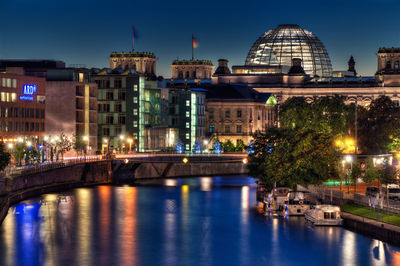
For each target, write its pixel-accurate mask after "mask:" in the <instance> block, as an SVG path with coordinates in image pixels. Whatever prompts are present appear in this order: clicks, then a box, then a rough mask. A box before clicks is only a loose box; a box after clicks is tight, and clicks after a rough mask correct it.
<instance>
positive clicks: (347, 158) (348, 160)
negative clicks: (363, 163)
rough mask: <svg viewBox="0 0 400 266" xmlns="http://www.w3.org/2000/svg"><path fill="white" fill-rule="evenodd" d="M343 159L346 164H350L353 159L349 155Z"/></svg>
mask: <svg viewBox="0 0 400 266" xmlns="http://www.w3.org/2000/svg"><path fill="white" fill-rule="evenodd" d="M345 159H346V162H348V163H351V162H352V161H353V157H351V156H350V155H347V156H346V157H345Z"/></svg>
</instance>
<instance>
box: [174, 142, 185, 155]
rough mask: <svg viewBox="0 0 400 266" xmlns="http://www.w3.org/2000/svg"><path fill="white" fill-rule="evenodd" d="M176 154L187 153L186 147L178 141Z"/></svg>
mask: <svg viewBox="0 0 400 266" xmlns="http://www.w3.org/2000/svg"><path fill="white" fill-rule="evenodd" d="M175 152H176V153H185V145H183V142H182V141H181V140H180V139H178V141H177V143H176V145H175Z"/></svg>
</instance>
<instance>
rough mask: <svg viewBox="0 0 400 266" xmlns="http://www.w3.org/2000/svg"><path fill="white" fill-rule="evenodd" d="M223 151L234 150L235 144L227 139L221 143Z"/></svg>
mask: <svg viewBox="0 0 400 266" xmlns="http://www.w3.org/2000/svg"><path fill="white" fill-rule="evenodd" d="M222 148H223V150H224V152H235V145H233V143H232V141H230V140H229V139H228V140H227V141H225V143H223V144H222Z"/></svg>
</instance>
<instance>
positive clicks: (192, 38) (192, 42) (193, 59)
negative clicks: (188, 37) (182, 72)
mask: <svg viewBox="0 0 400 266" xmlns="http://www.w3.org/2000/svg"><path fill="white" fill-rule="evenodd" d="M193 40H194V36H193V34H192V61H193V60H194V47H193Z"/></svg>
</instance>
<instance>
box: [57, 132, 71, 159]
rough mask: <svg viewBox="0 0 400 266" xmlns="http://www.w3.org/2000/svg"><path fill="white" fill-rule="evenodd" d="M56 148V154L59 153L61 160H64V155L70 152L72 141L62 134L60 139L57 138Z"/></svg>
mask: <svg viewBox="0 0 400 266" xmlns="http://www.w3.org/2000/svg"><path fill="white" fill-rule="evenodd" d="M56 147H57V148H58V149H57V150H58V152H57V154H58V153H61V158H62V160H63V159H64V153H65V152H67V151H69V150H71V148H72V141H71V139H70V138H68V137H67V136H66V135H65V134H64V133H61V135H60V137H59V138H57V141H56Z"/></svg>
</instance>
